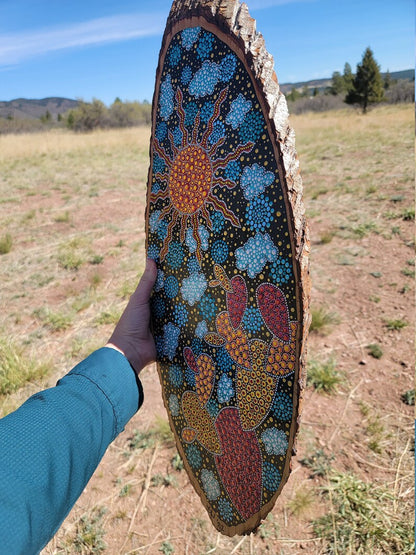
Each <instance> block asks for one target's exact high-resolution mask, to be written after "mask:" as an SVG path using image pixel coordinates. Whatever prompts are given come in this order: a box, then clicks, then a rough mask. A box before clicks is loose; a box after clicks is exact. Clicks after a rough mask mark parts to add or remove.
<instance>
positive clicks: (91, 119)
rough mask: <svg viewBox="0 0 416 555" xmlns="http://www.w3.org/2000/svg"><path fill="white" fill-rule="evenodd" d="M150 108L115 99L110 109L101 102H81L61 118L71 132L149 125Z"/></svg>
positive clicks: (138, 103)
mask: <svg viewBox="0 0 416 555" xmlns="http://www.w3.org/2000/svg"><path fill="white" fill-rule="evenodd" d="M151 111H152V107H151V105H150V104H149V102H146V101H145V102H122V101H121V100H120V99H119V98H116V99H115V101H114V102H113V104H111V106H110V107H108V108H107V107H106V106H105V104H104V103H103V102H101V100H97V99H96V98H94V99H93V101H92V102H84V101H81V102H80V103H79V105H78V107H77V108H75V109H73V110H70V111H69V112H68V113H67V114H65V115H64V116H63V118H64V120H65V122H66V125H67V127H69V129H72V130H73V131H92V130H93V129H108V128H112V127H134V126H138V125H150V123H151V118H152V114H151Z"/></svg>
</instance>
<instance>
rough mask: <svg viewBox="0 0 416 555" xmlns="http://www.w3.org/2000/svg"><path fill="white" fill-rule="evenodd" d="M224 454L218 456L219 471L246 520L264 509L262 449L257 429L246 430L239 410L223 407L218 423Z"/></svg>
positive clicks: (216, 459)
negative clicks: (261, 507)
mask: <svg viewBox="0 0 416 555" xmlns="http://www.w3.org/2000/svg"><path fill="white" fill-rule="evenodd" d="M215 427H216V429H217V432H218V436H219V438H220V443H221V450H222V453H223V454H222V455H221V456H216V457H215V461H216V464H217V469H218V473H219V475H220V476H221V479H222V481H223V483H224V485H225V487H226V489H227V493H228V495H229V496H230V499H231V501H232V502H233V504H234V506H235V507H236V509H237V510H238V512H239V513H240V514H241V516H242V517H243V518H244V519H249V518H250V517H251V516H252V515H254V514H256V513H257V512H258V511H259V510H260V504H261V492H262V487H261V465H262V459H261V452H260V447H259V442H258V439H257V436H256V434H255V433H254V432H252V431H251V432H245V431H244V430H243V428H242V426H241V422H240V417H239V415H238V409H236V408H235V407H228V408H225V409H224V410H222V411H221V412H220V413H219V415H218V418H217V420H216V422H215Z"/></svg>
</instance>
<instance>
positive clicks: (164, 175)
mask: <svg viewBox="0 0 416 555" xmlns="http://www.w3.org/2000/svg"><path fill="white" fill-rule="evenodd" d="M155 179H156V180H159V181H164V182H165V183H167V181H168V179H169V174H168V173H155Z"/></svg>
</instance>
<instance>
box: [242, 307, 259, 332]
mask: <svg viewBox="0 0 416 555" xmlns="http://www.w3.org/2000/svg"><path fill="white" fill-rule="evenodd" d="M262 324H263V320H262V317H261V314H260V312H259V310H258V309H257V308H254V307H250V306H249V307H247V308H246V311H245V313H244V316H243V326H244V328H245V329H246V330H247V331H248V332H249V333H252V334H255V333H258V332H259V331H260V330H261V327H262Z"/></svg>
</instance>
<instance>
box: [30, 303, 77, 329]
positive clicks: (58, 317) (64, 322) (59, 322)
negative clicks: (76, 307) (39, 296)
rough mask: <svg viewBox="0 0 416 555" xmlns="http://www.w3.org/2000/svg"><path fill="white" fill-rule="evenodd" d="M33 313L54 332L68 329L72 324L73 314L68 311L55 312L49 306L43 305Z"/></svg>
mask: <svg viewBox="0 0 416 555" xmlns="http://www.w3.org/2000/svg"><path fill="white" fill-rule="evenodd" d="M33 314H34V316H36V318H38V319H39V320H40V321H41V322H42V323H43V325H44V326H45V327H47V328H48V329H49V330H51V331H53V332H58V331H63V330H67V329H68V328H70V327H71V326H72V320H73V315H72V314H68V313H66V312H54V311H52V310H50V309H49V308H48V307H41V308H37V309H36V310H34V311H33Z"/></svg>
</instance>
